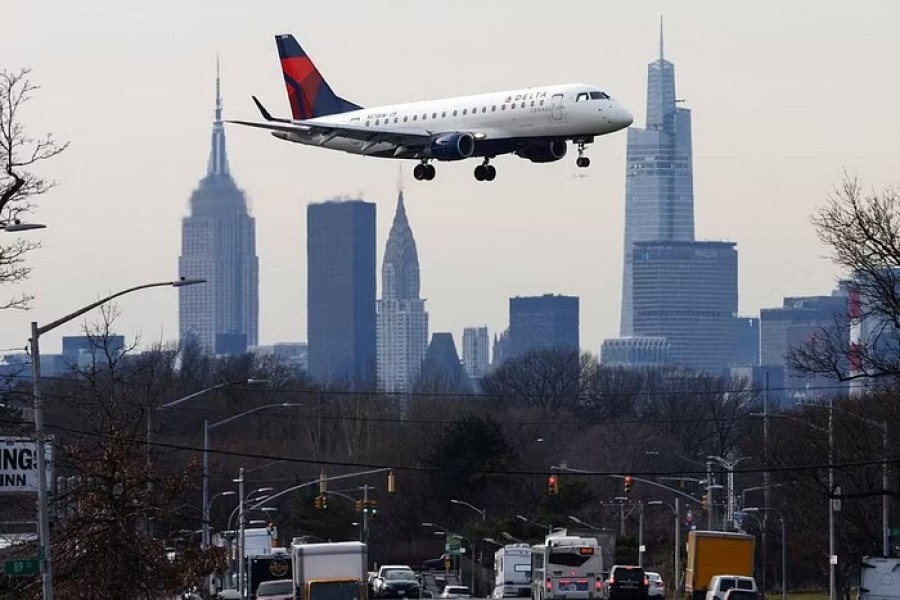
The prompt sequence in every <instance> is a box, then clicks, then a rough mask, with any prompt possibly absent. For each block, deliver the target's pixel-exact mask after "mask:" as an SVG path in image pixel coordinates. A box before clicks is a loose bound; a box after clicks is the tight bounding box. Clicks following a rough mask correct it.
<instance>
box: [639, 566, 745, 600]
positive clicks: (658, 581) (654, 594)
mask: <svg viewBox="0 0 900 600" xmlns="http://www.w3.org/2000/svg"><path fill="white" fill-rule="evenodd" d="M646 573H647V580H648V582H649V583H650V586H649V588H648V589H647V595H648V596H649V597H650V598H665V597H666V584H665V582H664V581H663V578H662V576H661V575H660V574H659V573H654V572H653V571H647V572H646ZM734 600H738V599H737V598H735V599H734Z"/></svg>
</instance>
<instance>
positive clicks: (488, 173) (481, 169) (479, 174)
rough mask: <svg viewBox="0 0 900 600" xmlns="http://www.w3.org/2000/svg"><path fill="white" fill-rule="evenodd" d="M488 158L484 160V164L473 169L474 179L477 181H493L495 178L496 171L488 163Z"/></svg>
mask: <svg viewBox="0 0 900 600" xmlns="http://www.w3.org/2000/svg"><path fill="white" fill-rule="evenodd" d="M490 160H491V159H489V158H485V159H484V162H483V163H482V164H480V165H478V166H477V167H475V179H476V180H477V181H493V180H494V178H495V177H496V176H497V169H495V168H494V167H493V165H491V164H488V163H490Z"/></svg>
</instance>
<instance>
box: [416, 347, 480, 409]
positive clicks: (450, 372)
mask: <svg viewBox="0 0 900 600" xmlns="http://www.w3.org/2000/svg"><path fill="white" fill-rule="evenodd" d="M416 391H417V392H432V393H441V394H452V393H468V392H470V391H471V387H470V386H469V380H468V378H467V377H466V374H465V371H463V367H462V364H461V363H460V360H459V353H458V352H457V351H456V344H455V343H454V342H453V334H452V333H446V332H438V333H434V334H432V336H431V343H430V344H428V351H427V352H426V353H425V360H424V361H423V362H422V371H421V373H420V374H419V381H418V383H417V384H416Z"/></svg>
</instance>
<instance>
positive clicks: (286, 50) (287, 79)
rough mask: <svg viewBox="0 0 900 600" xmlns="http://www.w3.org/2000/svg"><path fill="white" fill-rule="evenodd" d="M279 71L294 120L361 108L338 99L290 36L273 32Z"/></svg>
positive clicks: (310, 60)
mask: <svg viewBox="0 0 900 600" xmlns="http://www.w3.org/2000/svg"><path fill="white" fill-rule="evenodd" d="M275 44H276V45H277V46H278V56H279V58H281V71H282V73H284V85H285V86H286V87H287V93H288V99H289V100H290V103H291V112H292V113H293V115H294V118H295V119H314V118H316V117H324V116H326V115H334V114H338V113H345V112H349V111H351V110H359V109H361V108H362V107H361V106H357V105H356V104H353V103H352V102H348V101H346V100H344V99H343V98H339V97H338V96H337V95H336V94H335V93H334V92H333V91H331V86H329V85H328V82H327V81H325V79H324V78H323V77H322V75H321V73H319V70H318V69H317V68H316V65H315V64H313V61H312V59H311V58H310V57H308V56H307V55H306V52H304V51H303V48H301V47H300V44H298V43H297V40H295V39H294V36H292V35H290V34H284V35H276V36H275Z"/></svg>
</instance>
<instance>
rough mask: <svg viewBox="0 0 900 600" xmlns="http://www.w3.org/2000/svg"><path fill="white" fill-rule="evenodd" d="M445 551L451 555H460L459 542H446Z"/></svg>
mask: <svg viewBox="0 0 900 600" xmlns="http://www.w3.org/2000/svg"><path fill="white" fill-rule="evenodd" d="M444 552H446V553H447V554H449V555H451V556H458V555H459V545H458V544H446V545H445V546H444Z"/></svg>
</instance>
